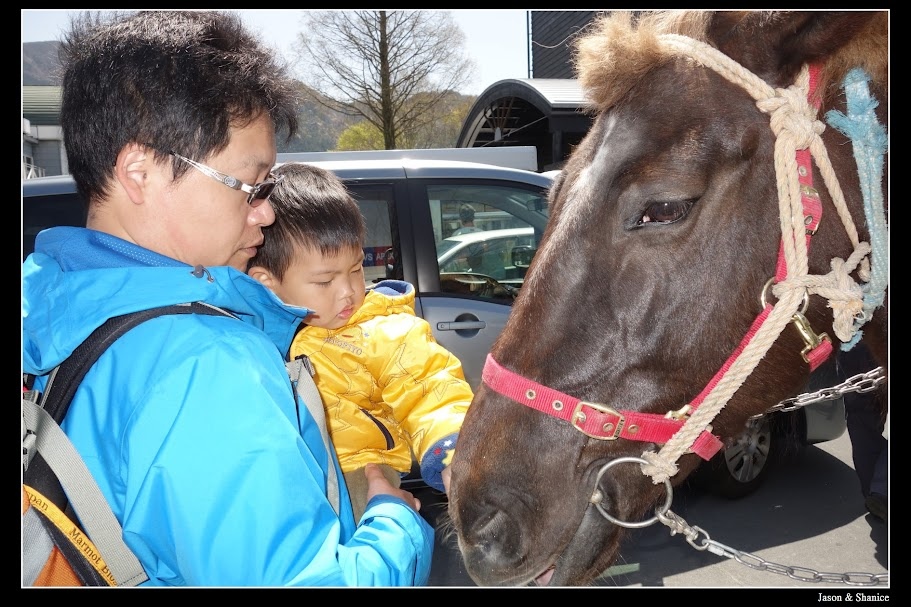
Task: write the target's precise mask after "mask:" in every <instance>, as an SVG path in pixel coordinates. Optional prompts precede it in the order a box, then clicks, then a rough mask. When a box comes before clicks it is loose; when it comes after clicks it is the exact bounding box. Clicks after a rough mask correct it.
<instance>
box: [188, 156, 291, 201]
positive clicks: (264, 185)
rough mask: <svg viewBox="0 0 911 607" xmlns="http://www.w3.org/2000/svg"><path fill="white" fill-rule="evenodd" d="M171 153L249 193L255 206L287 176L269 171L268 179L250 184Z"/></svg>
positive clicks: (267, 196) (195, 167) (248, 199)
mask: <svg viewBox="0 0 911 607" xmlns="http://www.w3.org/2000/svg"><path fill="white" fill-rule="evenodd" d="M170 154H171V156H173V157H174V158H177V159H179V160H183V161H184V162H186V163H187V164H189V165H190V166H191V167H193V168H194V169H196V170H197V171H199V172H200V173H202V174H203V175H207V176H208V177H211V178H212V179H216V180H218V181H220V182H221V183H223V184H225V185H226V186H228V187H229V188H231V189H232V190H240V191H242V192H246V193H247V194H248V196H247V204H249V205H250V206H254V207H255V206H259V205H260V204H261V203H263V202H265V201H266V200H268V198H269V196H271V195H272V191H273V190H274V189H275V186H276V185H278V184H279V183H280V182H281V180H282V179H284V177H285V176H284V175H279V176H278V177H276V176H275V175H273V174H272V173H269V176H268V177H267V180H266V181H262V182H260V183H257V184H255V185H250V184H248V183H244V182H243V181H241V180H240V179H237V178H236V177H231V176H230V175H225V174H224V173H222V172H221V171H216V170H215V169H213V168H212V167H210V166H206V165H204V164H203V163H201V162H196V161H195V160H190V159H189V158H187V157H186V156H181V155H180V154H178V153H176V152H170Z"/></svg>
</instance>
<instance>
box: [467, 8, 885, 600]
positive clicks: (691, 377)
mask: <svg viewBox="0 0 911 607" xmlns="http://www.w3.org/2000/svg"><path fill="white" fill-rule="evenodd" d="M888 17H889V15H888V12H885V11H878V12H877V11H870V12H750V11H724V12H717V13H711V12H678V11H671V12H668V13H663V12H661V13H658V12H656V13H651V12H647V13H644V14H643V15H642V16H640V17H638V18H635V17H634V16H633V15H631V14H627V13H615V14H613V15H609V16H605V17H603V18H602V19H600V20H599V21H598V22H597V23H596V24H595V26H596V27H594V28H593V30H592V31H590V32H589V33H587V34H586V35H585V36H584V37H582V38H580V39H579V40H578V42H577V46H576V51H577V52H576V54H575V59H576V67H577V71H578V74H579V78H580V81H581V83H582V85H583V89H584V90H585V91H586V92H587V95H588V99H589V100H590V105H591V109H592V111H593V112H594V113H595V114H596V119H595V121H594V124H593V126H592V128H591V131H590V132H589V133H588V135H587V136H586V138H585V139H584V141H583V142H582V143H581V144H580V145H579V147H578V148H577V149H576V150H575V152H574V153H573V155H572V157H571V158H570V159H569V161H568V162H567V164H566V166H565V168H564V170H563V171H562V174H561V177H560V178H558V180H557V181H556V183H555V184H554V187H553V189H552V191H551V196H550V204H551V214H550V217H551V218H550V223H549V225H548V228H547V231H546V232H545V234H544V238H543V240H542V242H541V246H540V248H539V250H538V252H537V254H536V256H535V258H534V260H533V262H532V264H531V267H530V269H529V272H528V275H527V277H526V279H525V284H524V286H523V288H522V292H521V294H520V295H519V297H518V298H517V300H516V302H515V306H514V309H513V312H512V314H511V317H510V319H509V322H508V324H507V325H506V328H505V330H504V331H503V333H502V335H501V336H500V338H499V339H498V341H497V342H496V343H495V344H494V347H493V349H492V350H491V355H490V357H489V358H488V364H487V366H486V367H485V371H484V382H483V384H482V386H481V387H480V388H479V390H478V391H477V393H476V395H475V398H474V401H473V403H472V405H471V407H470V409H469V412H468V414H467V416H466V418H465V423H464V426H463V428H462V431H461V434H460V438H459V444H458V449H457V451H456V454H455V457H454V461H453V466H452V484H451V492H450V506H449V513H450V516H451V518H452V523H453V528H454V530H455V532H456V534H457V536H458V542H459V547H460V550H461V552H462V555H463V558H464V562H465V565H466V567H467V570H468V573H469V574H470V575H471V577H472V579H474V580H475V582H477V583H478V584H479V585H528V584H537V585H584V584H589V583H591V582H593V581H594V580H595V579H596V578H597V577H598V576H599V574H601V573H602V572H603V571H605V570H606V569H607V568H608V567H609V566H611V565H612V564H613V563H614V561H615V559H616V558H617V555H618V552H619V549H620V545H621V540H622V539H623V538H624V537H625V535H624V534H625V533H627V531H626V528H628V527H632V528H635V527H637V526H644V524H648V521H647V520H646V521H643V518H644V517H646V516H648V515H649V514H650V512H651V510H652V509H655V511H656V513H657V512H658V510H659V509H660V508H661V505H662V503H664V504H666V505H669V503H668V501H667V500H668V495H669V494H670V493H671V489H672V487H673V486H675V485H677V484H679V483H680V482H681V481H683V479H685V478H686V476H687V475H688V474H690V473H691V472H692V471H693V470H694V469H695V468H696V467H697V465H698V463H699V462H700V461H702V460H704V459H709V458H710V457H711V456H712V454H713V453H715V452H717V450H718V449H719V448H721V447H722V445H723V444H724V441H730V440H732V437H735V436H737V435H738V434H739V433H740V432H741V431H742V430H743V428H744V425H745V423H746V421H747V419H748V418H749V417H751V416H753V415H756V414H760V413H762V412H763V411H766V410H767V409H768V408H769V407H770V406H771V405H774V404H775V403H778V402H779V401H781V400H782V399H785V398H788V397H793V396H795V395H797V394H799V393H800V392H801V390H802V388H803V387H804V386H805V385H806V384H807V380H808V376H809V373H810V371H811V369H812V368H815V366H816V365H818V364H819V363H820V361H821V360H822V359H824V358H825V357H826V356H827V355H828V354H829V353H830V352H831V351H832V350H833V349H836V348H839V347H841V348H842V349H847V348H849V347H850V346H852V345H853V344H854V343H855V342H856V341H858V340H860V339H863V341H864V342H865V343H866V344H867V345H868V346H869V348H870V350H871V352H873V354H874V356H875V357H876V359H877V361H878V363H879V364H880V365H882V367H883V368H884V369H886V368H887V331H888V311H887V307H886V305H885V303H884V301H885V300H886V296H887V280H888V279H887V268H888V255H887V247H884V246H883V243H887V242H888V238H887V237H888V233H887V232H888V228H887V226H886V225H885V216H886V213H887V212H888V204H887V202H886V200H885V199H884V194H883V191H887V190H888V188H887V187H886V186H887V183H888V175H887V170H886V169H885V168H884V164H885V161H884V158H883V156H884V152H885V148H886V137H885V133H886V126H884V125H887V122H886V117H887V116H888V105H887V103H888V81H887V77H888ZM855 68H860V70H862V71H858V70H857V69H855ZM852 121H853V122H852ZM846 122H852V124H854V127H851V128H849V127H847V126H845V123H846ZM833 125H835V126H833ZM858 125H860V126H858ZM864 125H865V127H866V128H865V129H864V128H861V126H864ZM852 128H853V129H854V130H852ZM843 131H844V132H843ZM858 132H860V134H858ZM864 133H866V135H865V134H864ZM849 135H850V137H849ZM870 142H872V144H870ZM865 203H866V204H867V208H868V210H867V213H866V214H865V208H864V207H865ZM877 269H878V270H879V272H877ZM883 271H885V272H886V274H883ZM884 276H885V278H883V277H884ZM823 333H826V334H827V336H823V335H822V334H823ZM883 385H885V384H883ZM885 400H886V399H884V402H885ZM700 458H701V459H700ZM665 511H666V507H665ZM655 518H657V514H656V517H655ZM653 521H654V518H653V519H652V522H653Z"/></svg>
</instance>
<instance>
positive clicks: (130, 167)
mask: <svg viewBox="0 0 911 607" xmlns="http://www.w3.org/2000/svg"><path fill="white" fill-rule="evenodd" d="M153 168H155V154H154V152H153V151H152V149H151V148H148V147H146V146H143V145H140V144H138V143H128V144H127V145H125V146H124V147H123V149H122V150H120V153H119V154H117V162H116V164H115V165H114V178H115V179H117V181H118V182H119V183H120V185H121V187H122V188H123V190H124V192H126V194H127V196H129V198H130V200H131V201H132V202H133V204H143V203H144V202H145V188H146V185H148V179H149V171H151V170H152V169H153Z"/></svg>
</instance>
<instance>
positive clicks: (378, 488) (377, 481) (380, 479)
mask: <svg viewBox="0 0 911 607" xmlns="http://www.w3.org/2000/svg"><path fill="white" fill-rule="evenodd" d="M364 474H366V475H367V501H368V502H369V501H370V499H371V498H372V497H373V496H374V495H393V496H395V497H398V498H401V499H403V500H405V503H406V504H408V505H409V506H411V507H412V508H413V509H414V511H415V512H418V511H420V509H421V500H419V499H418V498H416V497H414V495H412V494H411V492H409V491H405V490H404V489H396V488H395V487H394V486H393V485H392V483H390V482H389V480H388V479H387V478H386V477H385V476H383V472H382V470H380V467H379V466H377V465H376V464H367V465H366V466H364Z"/></svg>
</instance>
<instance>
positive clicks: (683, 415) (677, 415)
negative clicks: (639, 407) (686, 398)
mask: <svg viewBox="0 0 911 607" xmlns="http://www.w3.org/2000/svg"><path fill="white" fill-rule="evenodd" d="M692 409H693V408H692V407H691V406H689V405H683V406H682V407H680V408H679V409H677V410H676V411H668V412H667V413H665V414H664V417H665V419H672V420H674V421H678V422H681V421H682V422H685V421H686V420H688V419H689V418H690V413H691V412H692Z"/></svg>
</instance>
